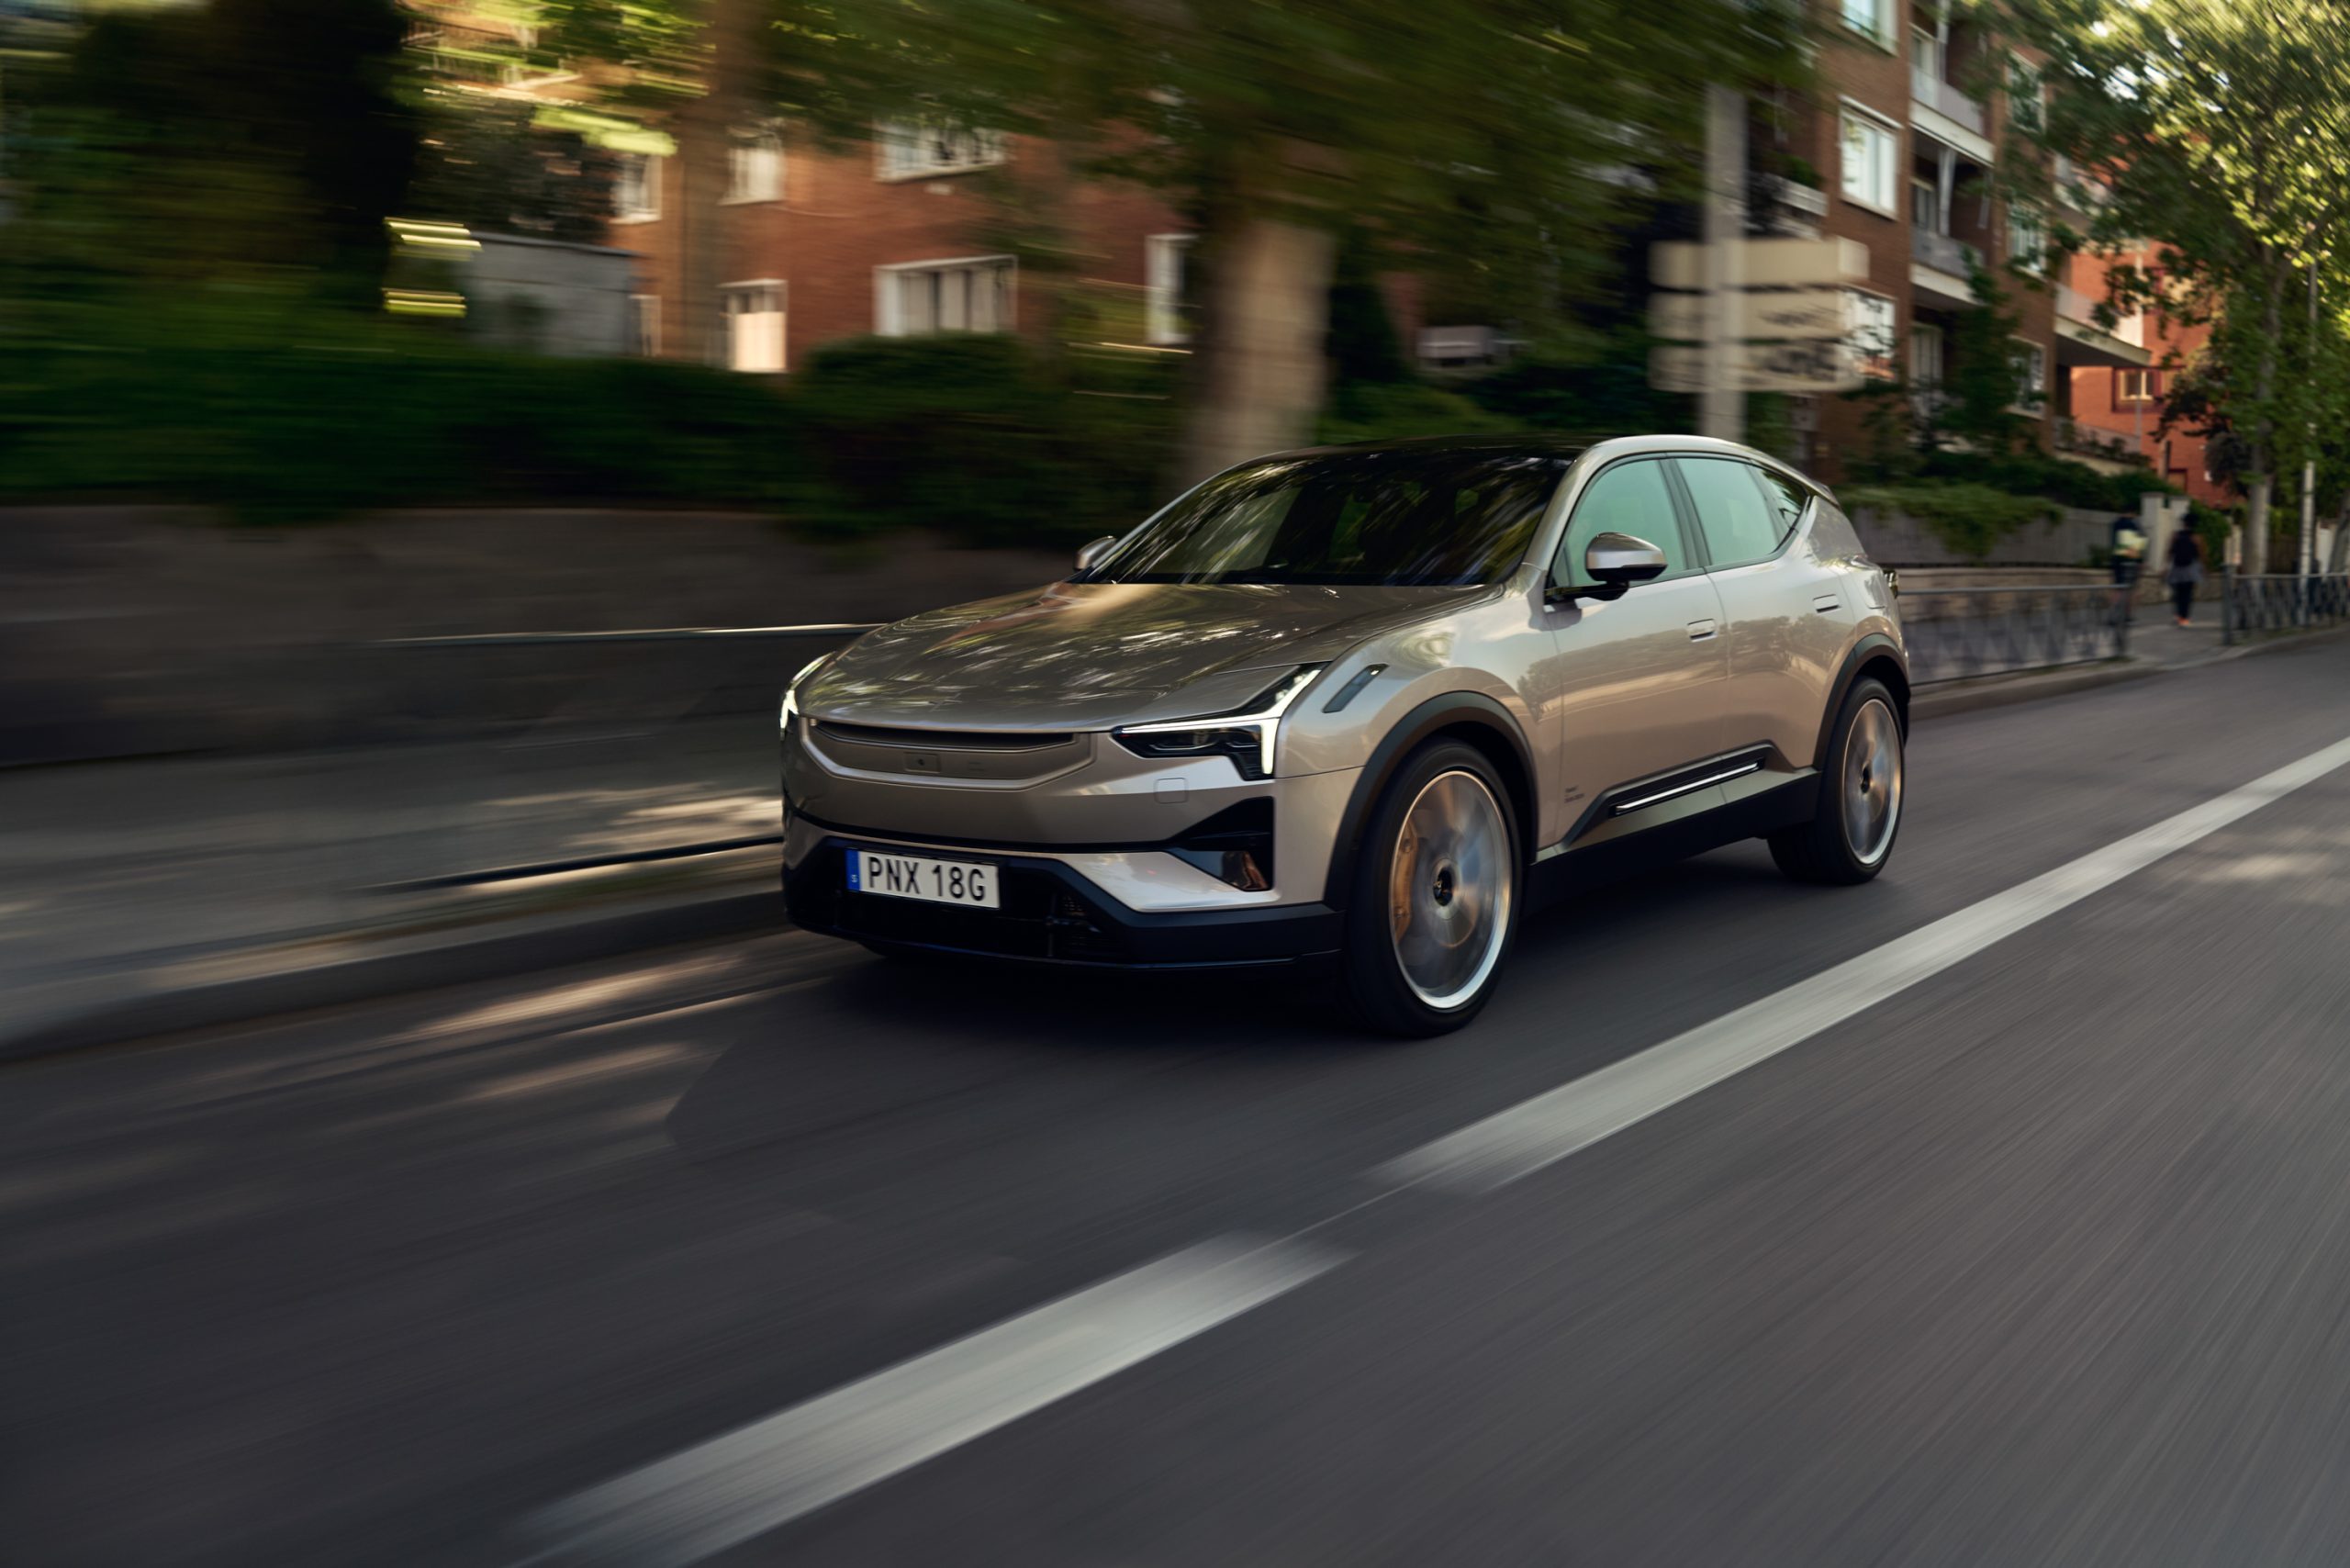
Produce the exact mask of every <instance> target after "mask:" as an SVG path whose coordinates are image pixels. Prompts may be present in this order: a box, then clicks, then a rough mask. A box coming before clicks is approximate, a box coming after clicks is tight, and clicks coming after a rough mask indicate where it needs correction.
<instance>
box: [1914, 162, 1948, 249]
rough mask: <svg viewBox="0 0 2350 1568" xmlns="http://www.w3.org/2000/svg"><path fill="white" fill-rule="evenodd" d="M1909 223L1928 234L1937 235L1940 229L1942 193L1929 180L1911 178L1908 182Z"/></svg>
mask: <svg viewBox="0 0 2350 1568" xmlns="http://www.w3.org/2000/svg"><path fill="white" fill-rule="evenodd" d="M1909 221H1910V222H1911V223H1913V224H1915V225H1916V226H1917V227H1919V228H1920V229H1922V230H1925V231H1926V232H1927V233H1929V234H1938V233H1940V232H1941V231H1942V193H1941V192H1939V191H1938V190H1936V189H1935V188H1934V182H1933V181H1931V180H1921V179H1919V178H1917V177H1916V176H1914V175H1913V176H1911V178H1910V181H1909Z"/></svg>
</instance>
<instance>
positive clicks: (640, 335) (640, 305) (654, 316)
mask: <svg viewBox="0 0 2350 1568" xmlns="http://www.w3.org/2000/svg"><path fill="white" fill-rule="evenodd" d="M628 305H629V310H630V312H631V315H630V317H629V331H630V334H631V335H632V337H634V338H635V340H636V344H635V347H636V353H637V354H638V355H639V357H641V358H644V359H651V358H653V357H654V356H655V355H656V354H658V353H660V352H661V297H660V296H659V295H657V294H632V295H630V296H629V297H628Z"/></svg>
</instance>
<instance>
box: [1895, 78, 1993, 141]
mask: <svg viewBox="0 0 2350 1568" xmlns="http://www.w3.org/2000/svg"><path fill="white" fill-rule="evenodd" d="M1909 97H1910V100H1911V101H1912V102H1914V103H1919V104H1923V105H1925V106H1926V107H1928V108H1930V109H1933V110H1936V111H1938V112H1939V113H1942V114H1944V115H1947V116H1948V117H1950V118H1952V119H1953V120H1955V121H1957V122H1958V123H1959V124H1960V125H1962V126H1964V127H1965V128H1966V129H1968V130H1971V131H1973V132H1974V133H1975V135H1977V136H1984V135H1987V134H1988V127H1989V124H1990V119H1989V117H1988V114H1987V112H1986V110H1985V108H1984V106H1983V101H1982V100H1981V99H1980V98H1970V97H1968V96H1967V95H1965V94H1964V93H1963V92H1961V91H1959V89H1958V88H1956V87H1954V86H1953V85H1951V84H1949V83H1948V82H1945V81H1943V80H1942V78H1941V77H1939V76H1935V75H1931V74H1929V73H1926V72H1924V71H1912V72H1910V73H1909Z"/></svg>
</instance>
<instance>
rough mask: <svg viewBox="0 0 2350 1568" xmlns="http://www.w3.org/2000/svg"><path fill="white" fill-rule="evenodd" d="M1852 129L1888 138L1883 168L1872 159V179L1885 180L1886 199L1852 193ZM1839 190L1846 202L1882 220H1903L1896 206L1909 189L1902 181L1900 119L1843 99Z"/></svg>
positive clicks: (1838, 138) (1838, 135) (1839, 122)
mask: <svg viewBox="0 0 2350 1568" xmlns="http://www.w3.org/2000/svg"><path fill="white" fill-rule="evenodd" d="M1852 126H1861V127H1863V128H1865V129H1869V130H1873V131H1874V132H1876V133H1877V134H1878V135H1879V136H1881V137H1883V138H1884V146H1885V150H1886V151H1885V157H1884V162H1883V164H1882V167H1879V166H1877V165H1876V162H1875V160H1874V159H1872V160H1871V161H1870V164H1871V166H1870V167H1869V170H1868V174H1870V175H1871V176H1875V175H1879V174H1881V175H1882V177H1883V180H1884V187H1883V192H1882V196H1883V199H1882V200H1879V199H1878V198H1877V196H1876V195H1875V194H1874V193H1871V194H1863V195H1859V196H1855V195H1854V194H1853V193H1852V144H1851V143H1852V138H1851V133H1850V129H1849V128H1851V127H1852ZM1836 190H1837V194H1838V195H1840V196H1842V197H1843V198H1844V199H1845V200H1846V201H1848V202H1850V203H1852V205H1853V206H1854V207H1859V208H1861V209H1862V210H1863V211H1864V212H1874V213H1875V214H1876V215H1877V216H1878V217H1880V218H1892V219H1894V220H1895V221H1896V222H1899V221H1900V220H1901V218H1902V212H1901V209H1900V208H1899V207H1897V205H1895V204H1896V203H1897V202H1899V201H1900V200H1901V199H1902V197H1903V196H1904V195H1905V194H1906V190H1907V187H1906V186H1905V185H1904V184H1903V182H1902V179H1901V124H1900V122H1899V121H1898V120H1896V119H1894V118H1891V117H1889V116H1886V115H1881V114H1879V113H1877V112H1876V111H1875V110H1874V109H1872V108H1869V107H1868V106H1865V105H1863V104H1856V103H1854V102H1853V101H1852V99H1850V98H1846V99H1844V100H1843V102H1842V104H1841V107H1840V109H1839V112H1838V115H1837V121H1836Z"/></svg>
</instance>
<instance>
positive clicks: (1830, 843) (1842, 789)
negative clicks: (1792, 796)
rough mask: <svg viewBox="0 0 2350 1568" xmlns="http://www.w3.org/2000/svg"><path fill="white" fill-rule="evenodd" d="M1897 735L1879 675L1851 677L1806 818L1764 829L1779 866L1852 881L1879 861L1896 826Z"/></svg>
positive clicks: (1807, 878)
mask: <svg viewBox="0 0 2350 1568" xmlns="http://www.w3.org/2000/svg"><path fill="white" fill-rule="evenodd" d="M1902 738H1903V737H1902V734H1901V710H1900V709H1899V707H1897V705H1896V704H1895V702H1894V700H1893V693H1892V692H1890V691H1888V690H1886V687H1885V683H1884V682H1883V681H1880V680H1875V679H1868V680H1859V681H1855V682H1853V683H1852V690H1851V691H1849V692H1847V693H1845V695H1844V705H1843V707H1841V709H1839V710H1838V711H1837V713H1836V728H1835V731H1834V738H1833V739H1832V740H1831V741H1830V743H1829V746H1828V761H1827V765H1826V766H1825V767H1822V768H1821V769H1820V770H1819V801H1818V805H1817V806H1816V807H1815V808H1814V809H1813V811H1812V814H1811V820H1810V821H1809V822H1806V823H1797V824H1796V826H1794V827H1789V828H1783V829H1781V830H1780V831H1779V832H1777V833H1774V834H1771V835H1770V845H1771V858H1772V859H1774V860H1775V861H1777V862H1778V864H1779V869H1780V870H1781V871H1784V872H1785V873H1786V875H1787V876H1788V877H1790V878H1792V879H1795V880H1796V881H1798V882H1822V883H1827V884H1830V885H1831V886H1845V887H1850V886H1852V885H1853V884H1855V883H1860V882H1865V881H1868V880H1870V879H1873V878H1874V877H1875V876H1876V874H1877V873H1878V872H1880V871H1882V870H1884V869H1885V868H1886V862H1888V861H1890V860H1891V859H1892V858H1893V844H1894V840H1895V839H1896V838H1897V837H1898V836H1899V834H1900V832H1901V796H1902V784H1903V778H1904V773H1905V770H1906V765H1905V763H1904V760H1903V756H1902ZM1888 764H1889V766H1888Z"/></svg>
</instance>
